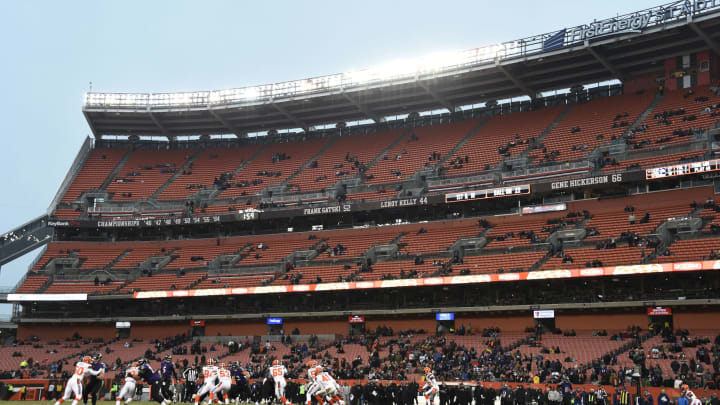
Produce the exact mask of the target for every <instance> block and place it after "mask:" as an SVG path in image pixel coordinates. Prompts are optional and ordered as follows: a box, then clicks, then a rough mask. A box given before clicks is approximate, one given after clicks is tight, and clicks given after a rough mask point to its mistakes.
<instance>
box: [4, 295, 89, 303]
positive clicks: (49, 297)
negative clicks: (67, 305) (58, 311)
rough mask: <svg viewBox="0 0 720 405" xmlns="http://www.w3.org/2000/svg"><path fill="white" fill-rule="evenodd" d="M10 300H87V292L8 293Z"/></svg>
mask: <svg viewBox="0 0 720 405" xmlns="http://www.w3.org/2000/svg"><path fill="white" fill-rule="evenodd" d="M7 300H8V302H17V301H87V294H8V295H7Z"/></svg>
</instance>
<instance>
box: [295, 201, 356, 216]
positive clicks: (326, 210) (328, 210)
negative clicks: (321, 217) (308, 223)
mask: <svg viewBox="0 0 720 405" xmlns="http://www.w3.org/2000/svg"><path fill="white" fill-rule="evenodd" d="M351 209H352V208H351V206H350V204H342V205H331V206H329V207H313V208H305V209H303V215H318V214H339V213H341V212H350V211H351Z"/></svg>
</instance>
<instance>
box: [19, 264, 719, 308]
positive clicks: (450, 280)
mask: <svg viewBox="0 0 720 405" xmlns="http://www.w3.org/2000/svg"><path fill="white" fill-rule="evenodd" d="M717 270H720V260H706V261H697V262H682V263H654V264H638V265H629V266H609V267H595V268H584V269H583V268H581V269H558V270H540V271H530V272H521V273H511V274H507V273H504V274H475V275H467V276H445V277H431V278H413V279H401V280H373V281H353V282H342V283H324V284H303V285H278V286H272V288H269V287H243V288H216V289H210V290H208V289H204V290H167V291H140V292H136V293H134V294H133V298H136V299H148V298H179V297H180V298H185V297H205V296H208V295H213V296H222V295H256V294H277V293H307V292H317V291H348V290H365V289H378V288H402V287H435V286H441V285H458V284H478V283H497V282H517V281H531V280H555V279H571V278H580V277H603V276H614V277H617V276H634V275H642V274H651V273H676V272H687V271H717ZM210 291H212V294H208V293H209V292H210ZM34 295H36V296H37V295H39V296H43V295H46V294H34ZM8 301H13V300H11V299H10V298H9V297H8Z"/></svg>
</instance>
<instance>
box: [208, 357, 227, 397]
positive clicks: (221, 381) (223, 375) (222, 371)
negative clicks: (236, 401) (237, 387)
mask: <svg viewBox="0 0 720 405" xmlns="http://www.w3.org/2000/svg"><path fill="white" fill-rule="evenodd" d="M217 375H218V377H217V384H215V387H213V389H212V391H211V394H213V395H214V396H215V400H216V401H217V402H220V394H222V396H223V398H224V399H225V403H226V404H229V403H230V400H229V399H228V392H230V388H231V387H232V374H230V370H228V369H227V368H226V367H225V363H220V368H218V370H217Z"/></svg>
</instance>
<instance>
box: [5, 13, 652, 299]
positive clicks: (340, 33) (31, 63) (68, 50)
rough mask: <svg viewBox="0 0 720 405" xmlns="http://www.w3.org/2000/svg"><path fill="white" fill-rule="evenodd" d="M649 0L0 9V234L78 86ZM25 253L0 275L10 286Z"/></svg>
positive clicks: (512, 28) (479, 32)
mask: <svg viewBox="0 0 720 405" xmlns="http://www.w3.org/2000/svg"><path fill="white" fill-rule="evenodd" d="M660 3H661V2H660V1H646V0H634V1H632V2H629V1H617V0H607V1H576V0H575V1H568V0H555V1H543V2H540V1H493V2H489V1H478V0H475V1H458V2H446V3H442V2H440V3H438V2H437V1H426V0H414V1H373V0H369V1H354V2H347V1H345V2H343V1H303V2H301V1H285V2H283V1H274V2H269V1H265V2H260V1H254V2H250V1H239V0H238V1H195V2H191V1H159V0H153V1H147V0H145V1H128V0H125V1H114V2H111V1H98V0H95V1H71V2H57V1H21V0H5V1H0V52H2V63H0V95H1V98H0V117H1V118H2V120H1V122H2V135H0V136H2V138H1V139H2V148H0V170H1V171H2V174H3V175H2V176H0V189H2V190H4V193H3V194H4V196H5V198H3V199H2V201H0V212H1V213H2V214H1V215H0V233H4V232H6V231H8V230H10V229H12V228H14V227H15V226H17V225H20V224H22V223H23V222H25V221H27V220H29V219H31V218H34V217H36V216H38V215H41V214H42V213H44V212H45V210H46V209H47V207H48V205H49V203H50V201H51V200H52V198H53V196H54V194H55V192H56V191H57V188H58V185H59V184H60V182H61V181H62V179H63V177H64V176H65V173H66V172H67V170H68V168H69V166H70V164H71V163H72V161H73V159H74V157H75V154H76V153H77V150H78V148H79V147H80V145H81V144H82V142H83V140H84V137H86V136H87V135H89V133H90V130H89V128H88V126H87V124H86V122H85V119H84V117H83V115H82V113H81V107H82V97H83V94H84V93H85V92H86V91H87V90H88V84H89V82H91V81H92V82H93V89H94V90H95V91H101V92H173V91H190V90H210V89H221V88H231V87H242V86H246V85H255V84H265V83H272V82H280V81H286V80H293V79H301V78H305V77H312V76H318V75H324V74H332V73H339V72H343V71H348V70H356V69H361V68H364V67H370V66H375V65H380V64H383V63H385V62H388V61H393V60H396V59H405V58H419V57H422V56H424V55H429V54H435V53H438V52H443V51H453V50H462V49H468V48H475V47H479V46H483V45H490V44H493V43H497V42H502V41H508V40H513V39H518V38H521V37H524V36H530V35H535V34H540V33H544V32H551V31H554V30H559V29H561V28H564V27H569V26H573V25H578V24H581V23H587V22H590V21H592V20H593V19H602V18H607V17H612V16H614V15H616V14H618V13H619V14H624V13H627V12H631V11H635V10H640V9H643V8H646V7H650V6H654V5H657V4H660ZM33 257H34V254H29V255H26V256H25V257H23V258H21V259H19V260H16V261H15V262H13V263H10V264H8V265H6V266H4V267H3V268H2V271H1V272H0V286H12V285H14V284H15V283H16V282H17V280H18V279H19V278H20V277H21V276H22V275H23V274H24V273H25V271H26V270H27V265H28V263H29V262H30V261H31V260H32V258H33Z"/></svg>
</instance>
